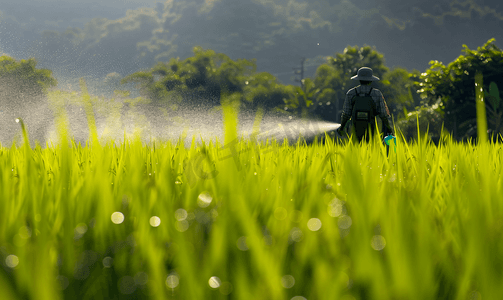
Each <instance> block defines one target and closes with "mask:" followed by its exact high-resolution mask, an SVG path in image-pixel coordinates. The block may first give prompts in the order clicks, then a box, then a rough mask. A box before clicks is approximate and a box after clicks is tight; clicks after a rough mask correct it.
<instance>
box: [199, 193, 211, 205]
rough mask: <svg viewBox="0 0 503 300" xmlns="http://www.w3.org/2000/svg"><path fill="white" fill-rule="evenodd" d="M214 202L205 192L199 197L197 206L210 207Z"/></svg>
mask: <svg viewBox="0 0 503 300" xmlns="http://www.w3.org/2000/svg"><path fill="white" fill-rule="evenodd" d="M212 200H213V198H212V197H211V195H210V194H209V193H207V192H204V193H201V194H199V196H198V197H197V205H199V207H203V208H204V207H208V206H209V205H210V204H211V201H212Z"/></svg>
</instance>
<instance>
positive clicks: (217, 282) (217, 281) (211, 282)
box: [208, 276, 221, 289]
mask: <svg viewBox="0 0 503 300" xmlns="http://www.w3.org/2000/svg"><path fill="white" fill-rule="evenodd" d="M208 284H209V285H210V287H212V288H214V289H218V288H219V287H220V284H221V281H220V278H218V277H217V276H211V277H210V280H208Z"/></svg>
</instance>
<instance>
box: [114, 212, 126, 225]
mask: <svg viewBox="0 0 503 300" xmlns="http://www.w3.org/2000/svg"><path fill="white" fill-rule="evenodd" d="M112 222H113V223H114V224H121V223H122V222H124V215H123V214H122V213H121V212H119V211H116V212H114V213H113V214H112Z"/></svg>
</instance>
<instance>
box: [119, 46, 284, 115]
mask: <svg viewBox="0 0 503 300" xmlns="http://www.w3.org/2000/svg"><path fill="white" fill-rule="evenodd" d="M193 51H194V56H192V57H189V58H187V59H185V60H183V61H180V60H179V59H174V58H172V59H171V60H170V61H169V62H167V63H162V62H160V63H158V64H157V65H155V66H154V67H153V68H152V69H151V70H150V71H142V72H136V73H133V74H131V75H128V76H126V77H125V78H124V79H123V80H122V83H128V82H136V83H137V84H138V87H139V89H140V94H141V95H142V96H144V97H147V98H150V99H152V100H154V101H155V102H159V101H164V100H171V101H173V100H174V101H177V102H180V101H184V102H192V103H201V102H205V103H207V104H210V105H218V104H220V95H221V94H222V93H241V94H242V96H243V99H244V100H246V102H248V106H251V107H256V106H259V105H260V106H264V107H268V108H273V107H276V106H278V105H282V104H283V103H284V100H283V99H285V98H286V97H287V96H288V95H289V94H288V92H287V90H286V89H285V87H284V86H283V85H281V84H279V83H278V81H277V79H276V78H275V77H274V76H272V75H271V74H269V73H266V72H262V73H256V72H255V71H256V65H255V61H254V60H252V61H249V60H246V59H238V60H232V59H230V58H229V57H228V56H227V55H225V54H222V53H216V52H215V51H213V50H204V49H202V48H201V47H194V49H193Z"/></svg>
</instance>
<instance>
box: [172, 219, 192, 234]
mask: <svg viewBox="0 0 503 300" xmlns="http://www.w3.org/2000/svg"><path fill="white" fill-rule="evenodd" d="M175 229H176V230H178V231H180V232H185V231H187V229H189V222H188V221H187V220H182V221H176V222H175Z"/></svg>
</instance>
